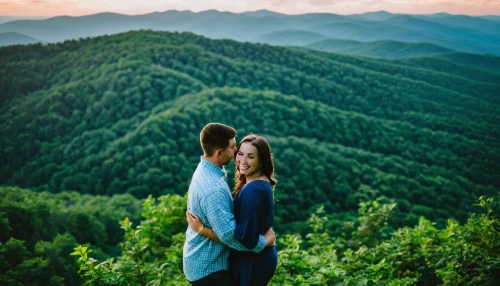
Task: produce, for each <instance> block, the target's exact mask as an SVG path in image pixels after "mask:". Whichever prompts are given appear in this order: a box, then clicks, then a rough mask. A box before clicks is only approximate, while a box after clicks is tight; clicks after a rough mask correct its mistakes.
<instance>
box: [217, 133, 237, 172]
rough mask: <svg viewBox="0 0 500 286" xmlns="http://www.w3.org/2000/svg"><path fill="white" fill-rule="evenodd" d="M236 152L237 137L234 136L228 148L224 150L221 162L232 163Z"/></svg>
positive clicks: (224, 163) (223, 163)
mask: <svg viewBox="0 0 500 286" xmlns="http://www.w3.org/2000/svg"><path fill="white" fill-rule="evenodd" d="M234 152H236V139H235V138H232V139H231V140H229V146H228V147H227V148H226V150H222V154H221V156H220V163H221V164H222V165H228V164H229V163H231V160H232V159H233V156H234Z"/></svg>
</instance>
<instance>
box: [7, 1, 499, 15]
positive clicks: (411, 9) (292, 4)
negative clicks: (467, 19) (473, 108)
mask: <svg viewBox="0 0 500 286" xmlns="http://www.w3.org/2000/svg"><path fill="white" fill-rule="evenodd" d="M210 9H216V10H219V11H230V12H235V13H240V12H244V11H255V10H261V9H267V10H271V11H275V12H279V13H284V14H303V13H313V12H323V13H334V14H358V13H364V12H373V11H381V10H385V11H388V12H391V13H404V14H432V13H438V12H446V13H450V14H465V15H500V0H175V1H174V0H0V15H2V16H60V15H68V16H81V15H89V14H95V13H100V12H115V13H120V14H129V15H137V14H147V13H151V12H163V11H166V10H191V11H194V12H199V11H204V10H210Z"/></svg>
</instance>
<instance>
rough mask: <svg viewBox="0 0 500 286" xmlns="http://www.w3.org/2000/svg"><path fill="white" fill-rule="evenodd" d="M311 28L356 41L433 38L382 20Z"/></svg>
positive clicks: (416, 40) (332, 36) (423, 39)
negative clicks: (381, 21)
mask: <svg viewBox="0 0 500 286" xmlns="http://www.w3.org/2000/svg"><path fill="white" fill-rule="evenodd" d="M311 30H313V31H316V32H318V33H321V34H323V35H326V36H328V37H331V38H336V39H349V40H356V41H377V40H399V41H407V42H426V41H431V40H432V39H431V38H430V37H428V36H426V35H423V34H421V33H419V32H416V31H411V30H405V29H402V28H399V27H395V26H391V25H387V24H384V23H380V22H363V21H357V22H353V21H349V22H333V23H328V24H325V25H320V26H315V27H312V28H311Z"/></svg>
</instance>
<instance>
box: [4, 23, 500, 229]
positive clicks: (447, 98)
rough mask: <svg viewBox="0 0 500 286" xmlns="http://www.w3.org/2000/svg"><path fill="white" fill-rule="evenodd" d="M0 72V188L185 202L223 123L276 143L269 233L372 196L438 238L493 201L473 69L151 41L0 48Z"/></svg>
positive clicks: (491, 148) (492, 104)
mask: <svg viewBox="0 0 500 286" xmlns="http://www.w3.org/2000/svg"><path fill="white" fill-rule="evenodd" d="M0 67H1V68H0V75H1V76H0V87H1V90H0V94H1V95H2V97H1V98H0V102H1V108H0V114H1V115H0V122H1V124H0V138H2V140H1V141H0V142H1V144H2V156H0V165H1V169H0V170H1V172H0V182H1V183H2V184H3V185H15V186H20V187H23V188H28V189H33V190H38V191H40V190H50V191H51V192H62V191H70V190H74V191H78V192H80V193H83V194H106V195H113V194H121V193H129V194H133V195H134V196H136V197H138V198H144V197H147V196H148V195H150V194H152V195H153V196H160V195H164V194H173V193H176V194H181V195H182V194H184V193H185V192H186V190H187V186H188V184H189V179H190V177H191V175H192V172H193V171H194V168H195V167H196V164H197V162H198V161H199V156H200V154H201V148H200V147H199V143H198V134H199V131H200V130H201V128H202V127H203V126H204V125H205V124H206V123H208V122H213V121H218V122H223V123H226V124H229V125H232V126H234V127H235V128H236V129H237V130H238V132H239V138H241V136H243V135H244V134H247V133H249V132H253V133H259V134H263V135H265V136H266V137H268V138H269V139H270V143H271V145H272V147H273V150H274V154H275V156H276V168H277V174H278V179H279V183H278V185H277V188H276V197H277V198H278V200H279V201H278V202H277V204H276V213H277V218H276V220H277V222H279V223H278V224H277V226H276V227H277V229H280V228H281V229H283V228H287V227H289V226H292V225H293V226H294V228H295V229H297V231H299V232H300V231H301V230H302V229H304V227H305V224H304V222H303V221H304V220H305V219H306V218H307V217H308V216H309V214H310V212H311V211H312V210H313V209H315V207H316V206H317V205H318V204H325V209H326V210H327V212H328V213H330V214H331V217H332V218H335V219H338V220H339V221H341V220H342V219H341V218H345V217H349V216H350V215H351V214H352V212H355V211H356V210H357V207H358V203H359V202H360V201H366V200H369V199H374V198H375V197H378V196H386V197H388V198H393V199H395V200H396V201H397V202H398V203H399V204H398V210H397V211H398V214H399V215H398V216H397V217H398V219H397V224H398V225H406V224H414V223H416V221H417V219H418V216H420V215H425V216H426V217H428V218H430V219H433V220H435V221H436V222H437V223H438V224H439V225H443V224H444V223H445V220H446V219H448V218H449V217H455V218H458V219H464V218H465V217H467V206H469V205H470V204H471V202H472V201H473V200H474V199H475V198H476V197H477V196H478V195H483V194H484V195H496V194H498V190H499V188H500V184H499V182H500V180H499V173H498V162H500V160H499V159H500V158H499V154H500V152H499V151H500V150H499V146H500V144H498V138H500V130H499V129H498V126H500V125H499V124H498V123H499V122H498V114H499V113H498V112H499V106H498V105H499V98H498V95H499V94H500V92H499V91H500V86H499V84H498V82H496V83H493V82H491V83H486V82H484V81H478V80H474V79H470V78H467V77H466V76H465V75H466V72H468V71H470V69H466V70H464V71H463V74H462V75H461V74H460V73H454V74H449V73H445V72H442V71H441V72H436V71H432V70H430V69H425V68H421V67H418V66H417V68H415V67H412V66H411V65H409V64H406V65H404V64H397V63H392V62H390V61H387V60H376V59H366V58H358V57H351V56H342V55H337V54H330V53H321V52H314V51H308V50H305V51H297V50H293V49H289V48H284V47H273V46H269V45H260V44H250V43H238V42H234V41H230V40H210V39H207V38H204V37H200V36H197V35H194V34H191V33H181V34H178V33H166V32H152V31H137V32H129V33H124V34H119V35H115V36H105V37H98V38H92V39H85V40H80V41H66V42H64V43H60V44H51V45H31V46H13V47H4V48H1V49H0ZM460 68H461V67H460V66H457V69H460ZM229 169H230V170H232V169H233V166H230V167H229Z"/></svg>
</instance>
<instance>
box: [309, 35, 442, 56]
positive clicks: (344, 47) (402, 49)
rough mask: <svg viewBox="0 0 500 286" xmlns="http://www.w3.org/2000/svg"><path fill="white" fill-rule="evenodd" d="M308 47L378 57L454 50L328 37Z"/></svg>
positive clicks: (431, 53) (428, 53) (433, 46)
mask: <svg viewBox="0 0 500 286" xmlns="http://www.w3.org/2000/svg"><path fill="white" fill-rule="evenodd" d="M306 47H307V48H310V49H314V50H319V51H325V52H336V53H342V54H352V55H362V56H369V57H378V58H408V57H418V56H428V55H435V54H440V53H447V52H452V50H450V49H446V48H443V47H440V46H437V45H433V44H428V43H403V42H397V41H374V42H358V41H351V40H336V39H328V40H324V41H320V42H316V43H312V44H310V45H307V46H306Z"/></svg>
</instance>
